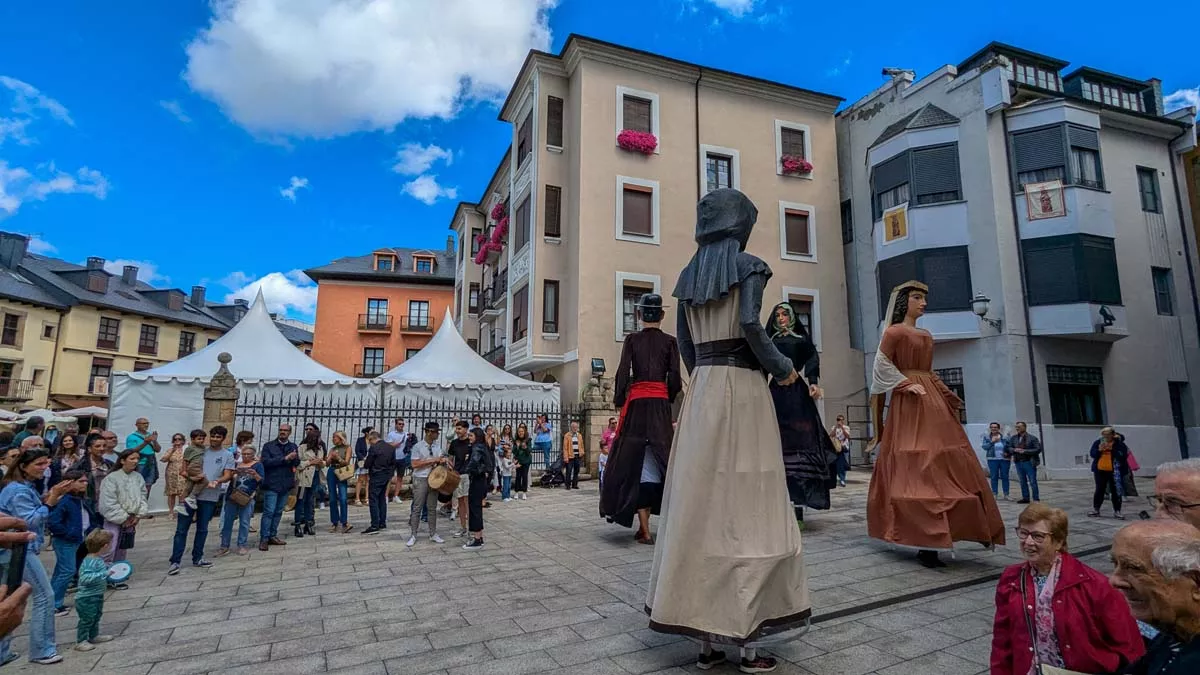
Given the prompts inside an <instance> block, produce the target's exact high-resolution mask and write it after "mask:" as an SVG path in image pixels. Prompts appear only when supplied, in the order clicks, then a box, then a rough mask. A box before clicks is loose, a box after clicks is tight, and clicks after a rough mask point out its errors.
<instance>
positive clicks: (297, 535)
mask: <svg viewBox="0 0 1200 675" xmlns="http://www.w3.org/2000/svg"><path fill="white" fill-rule="evenodd" d="M292 536H293V537H295V538H297V539H303V538H304V531H303V530H302V529H300V526H299V525H296V528H295V531H294V532H293V533H292Z"/></svg>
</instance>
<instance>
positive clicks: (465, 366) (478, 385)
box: [379, 310, 559, 408]
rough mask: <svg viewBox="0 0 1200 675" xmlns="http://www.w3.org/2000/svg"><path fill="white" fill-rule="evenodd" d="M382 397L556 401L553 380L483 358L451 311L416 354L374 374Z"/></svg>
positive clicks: (467, 401)
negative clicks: (533, 377)
mask: <svg viewBox="0 0 1200 675" xmlns="http://www.w3.org/2000/svg"><path fill="white" fill-rule="evenodd" d="M379 379H380V380H383V381H384V382H387V383H388V384H391V385H394V386H391V387H388V388H387V398H388V401H389V403H390V402H391V401H394V400H397V399H400V400H406V401H414V402H429V401H437V402H441V403H445V404H448V405H467V406H479V405H483V406H500V405H505V406H523V407H539V408H540V407H557V406H558V405H559V391H558V385H557V384H543V383H540V382H533V381H530V380H526V379H523V378H520V377H517V376H516V375H513V374H512V373H508V372H506V371H504V370H502V369H500V368H497V367H496V366H493V365H492V364H491V363H488V361H487V360H486V359H484V358H483V357H482V356H480V355H479V354H476V353H475V350H473V349H471V347H470V346H469V345H467V343H466V341H464V340H463V338H462V335H460V334H459V333H458V328H457V327H456V326H455V325H454V319H453V317H452V316H451V315H450V311H449V310H447V311H446V317H445V318H444V319H442V326H441V328H438V331H437V333H436V334H434V336H433V338H432V339H431V340H430V341H429V344H427V345H425V347H424V348H423V349H421V351H419V352H417V354H416V355H415V356H413V357H412V358H410V359H407V360H406V361H405V362H404V363H402V364H400V365H399V366H396V367H395V368H392V369H391V370H389V371H387V372H386V373H384V374H383V375H381V376H380V377H379Z"/></svg>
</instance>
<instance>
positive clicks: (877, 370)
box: [867, 281, 1004, 567]
mask: <svg viewBox="0 0 1200 675" xmlns="http://www.w3.org/2000/svg"><path fill="white" fill-rule="evenodd" d="M928 293H929V288H928V287H927V286H926V285H925V284H922V283H920V282H917V281H909V282H905V283H903V284H900V285H899V286H897V287H896V288H895V290H893V291H892V297H891V300H890V301H889V302H888V310H887V314H886V315H885V316H886V317H887V324H888V325H887V327H886V328H885V329H884V331H883V335H882V336H880V339H879V350H878V352H876V354H875V366H874V369H873V372H872V378H871V394H872V397H871V410H872V422H873V424H874V428H875V438H874V439H872V442H871V444H872V445H875V444H876V443H878V444H879V458H878V460H876V462H875V470H874V473H873V475H872V476H871V488H870V493H869V495H868V498H867V533H868V534H869V535H870V536H871V537H872V538H875V539H882V540H883V541H886V542H890V543H893V544H897V545H900V546H906V547H911V548H915V549H918V551H919V552H918V553H917V558H918V560H920V561H921V564H922V565H925V566H926V567H942V566H944V565H945V563H943V562H942V561H941V560H940V559H939V558H938V552H939V551H948V550H951V549H952V548H953V545H954V542H956V541H974V542H979V543H981V544H983V545H984V546H987V547H991V546H993V545H996V544H1004V521H1003V520H1002V519H1001V517H1000V510H999V509H998V508H997V507H996V498H995V497H994V496H992V491H991V490H990V489H989V488H988V485H987V479H986V477H985V476H984V473H983V468H982V467H980V466H979V459H978V458H977V457H976V456H975V451H974V449H973V448H972V446H971V441H970V440H969V439H968V438H967V434H966V432H964V431H963V428H962V424H961V423H960V422H959V419H958V409H959V408H960V407H961V406H962V400H961V399H959V398H958V396H957V395H955V394H954V392H952V391H950V389H949V387H947V386H946V385H945V383H943V382H942V381H941V379H939V378H938V376H937V375H935V374H934V373H933V371H932V370H931V369H932V367H933V336H932V335H931V334H930V333H929V331H927V330H924V329H922V328H917V319H918V318H920V317H921V315H922V314H924V313H925V298H926V295H927V294H928ZM888 393H890V394H891V403H890V405H889V407H888V415H887V422H886V423H883V422H882V419H883V404H884V397H885V396H886V395H887V394H888ZM881 427H882V429H883V433H882V435H881V434H880V432H879V430H880V428H881Z"/></svg>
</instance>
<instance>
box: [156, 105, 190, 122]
mask: <svg viewBox="0 0 1200 675" xmlns="http://www.w3.org/2000/svg"><path fill="white" fill-rule="evenodd" d="M158 105H159V107H161V108H162V109H163V110H166V111H167V112H169V113H171V114H172V115H174V116H175V119H177V120H179V121H180V122H183V123H184V124H191V123H192V118H191V117H188V114H187V113H185V112H184V111H183V106H181V105H179V101H159V102H158Z"/></svg>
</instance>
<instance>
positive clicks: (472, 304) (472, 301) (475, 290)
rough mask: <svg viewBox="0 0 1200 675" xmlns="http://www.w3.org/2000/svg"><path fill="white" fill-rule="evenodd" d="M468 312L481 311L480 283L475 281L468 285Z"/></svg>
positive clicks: (475, 312)
mask: <svg viewBox="0 0 1200 675" xmlns="http://www.w3.org/2000/svg"><path fill="white" fill-rule="evenodd" d="M467 313H468V314H478V313H479V283H478V282H475V281H472V282H471V284H470V285H469V286H468V287H467Z"/></svg>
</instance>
